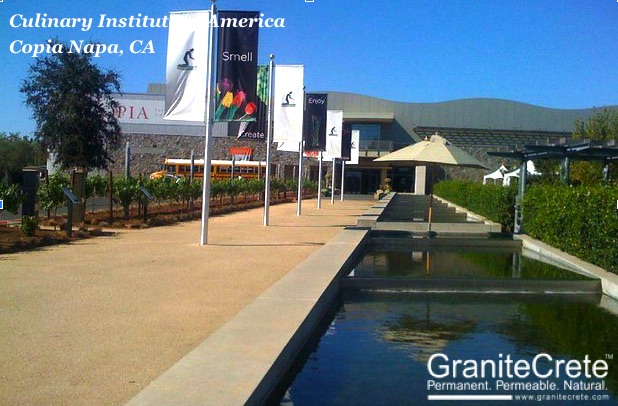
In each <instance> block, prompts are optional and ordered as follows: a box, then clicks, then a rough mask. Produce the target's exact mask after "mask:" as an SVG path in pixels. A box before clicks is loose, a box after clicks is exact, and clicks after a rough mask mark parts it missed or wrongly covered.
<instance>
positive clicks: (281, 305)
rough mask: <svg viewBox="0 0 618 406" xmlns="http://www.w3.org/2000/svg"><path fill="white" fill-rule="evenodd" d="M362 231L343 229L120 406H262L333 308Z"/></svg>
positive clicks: (361, 240)
mask: <svg viewBox="0 0 618 406" xmlns="http://www.w3.org/2000/svg"><path fill="white" fill-rule="evenodd" d="M369 234H370V232H369V230H368V229H363V228H347V229H344V230H342V231H341V232H340V233H339V234H338V235H337V236H335V237H334V238H333V239H332V240H330V241H329V242H328V243H326V244H325V245H324V246H323V247H322V248H320V249H319V250H318V251H316V252H315V253H313V254H312V255H310V256H309V257H308V258H306V259H305V260H304V261H303V262H302V263H300V264H299V265H298V266H297V267H296V268H294V269H293V270H292V271H290V272H289V273H288V274H286V275H285V276H284V277H283V278H281V279H280V280H279V281H278V282H277V283H275V284H274V285H272V286H271V287H270V288H269V289H267V290H266V291H265V292H264V293H263V294H262V295H260V296H259V297H258V298H257V299H256V300H255V301H253V302H252V303H251V304H249V305H248V306H247V307H245V308H244V309H243V310H242V311H241V312H240V313H239V314H238V315H237V316H236V317H235V318H233V319H232V320H230V321H229V322H228V323H226V324H225V325H224V326H222V327H221V328H220V329H219V330H217V331H216V332H214V333H213V334H212V335H210V336H209V337H207V338H206V339H205V340H204V341H203V342H202V343H200V344H199V345H198V346H197V347H196V348H195V349H194V350H192V351H191V352H190V353H189V354H187V355H186V356H185V357H183V358H182V359H181V360H179V361H178V362H177V363H176V364H175V365H173V366H172V367H171V368H170V369H168V370H167V371H166V372H164V373H163V374H162V375H161V376H159V377H158V378H157V379H155V380H154V381H153V382H151V383H150V384H149V385H148V386H147V387H146V388H145V389H144V390H143V391H141V392H140V393H138V394H137V395H136V396H135V397H134V398H132V399H131V400H130V401H129V402H127V403H126V405H129V406H136V405H170V404H174V405H196V404H199V405H244V404H249V405H251V404H262V403H263V402H264V401H265V400H266V399H267V398H268V396H269V395H270V394H271V393H272V391H273V390H274V389H275V388H276V386H277V384H278V383H279V382H280V380H281V379H282V377H283V376H284V375H285V373H286V372H287V371H288V369H289V367H290V365H291V364H292V362H293V360H294V359H295V358H296V356H297V354H298V353H299V352H300V351H301V349H302V348H303V347H304V345H305V343H306V342H307V340H308V339H309V337H310V336H311V334H312V333H313V332H314V330H315V328H316V327H317V325H318V323H319V322H320V321H321V319H322V317H323V315H324V314H326V312H327V311H328V309H329V308H330V306H331V305H332V302H333V300H334V299H335V297H336V295H337V294H338V291H339V282H340V280H339V277H340V274H341V273H342V272H343V271H345V270H346V269H347V268H348V267H349V266H350V265H351V262H353V261H354V260H355V259H356V258H357V256H358V255H359V254H360V253H361V252H362V250H363V248H364V246H365V244H366V242H367V240H368V238H369ZM274 255H276V254H274Z"/></svg>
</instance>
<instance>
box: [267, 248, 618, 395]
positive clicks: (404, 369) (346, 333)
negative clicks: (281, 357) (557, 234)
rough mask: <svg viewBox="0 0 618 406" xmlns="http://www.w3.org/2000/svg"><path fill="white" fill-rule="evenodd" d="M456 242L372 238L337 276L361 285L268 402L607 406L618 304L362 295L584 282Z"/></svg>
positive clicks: (523, 297)
mask: <svg viewBox="0 0 618 406" xmlns="http://www.w3.org/2000/svg"><path fill="white" fill-rule="evenodd" d="M465 243H466V244H468V246H467V247H458V246H453V245H449V244H450V243H449V242H445V241H442V242H440V241H436V242H431V241H430V242H429V244H428V243H427V240H419V241H413V240H410V239H407V240H406V239H400V240H399V241H397V242H395V243H393V241H392V240H389V241H386V242H385V240H380V239H375V241H374V242H373V243H372V245H371V247H370V249H369V250H367V252H366V253H364V255H362V256H361V258H360V259H359V261H358V262H357V263H356V265H355V266H353V267H352V269H351V271H350V274H349V275H348V276H347V277H345V278H346V279H347V280H348V281H353V280H354V281H357V282H354V283H357V285H358V281H360V282H362V281H369V283H368V284H364V282H362V283H363V285H362V286H363V289H352V288H351V287H350V286H353V285H354V284H353V283H347V282H346V280H344V281H342V286H343V287H344V289H343V290H342V292H341V294H340V298H339V300H338V302H337V303H336V304H335V306H334V307H333V309H332V313H331V315H330V316H329V317H327V319H326V320H324V323H323V326H322V328H321V331H318V332H316V334H315V337H314V338H313V339H312V341H311V342H310V343H309V344H308V345H307V347H306V348H305V350H304V352H303V354H301V356H300V357H299V360H298V361H297V363H296V365H295V366H294V368H293V371H292V373H291V374H290V376H289V377H288V380H287V382H284V383H282V385H281V387H280V388H279V390H278V392H277V393H276V394H275V395H274V396H273V399H271V400H272V402H271V403H272V404H278V405H296V406H298V405H325V406H326V405H417V404H425V403H430V404H435V403H436V402H434V401H433V400H435V399H442V398H443V397H447V398H448V397H452V396H455V397H456V399H457V402H456V404H458V405H459V404H463V405H466V404H469V405H476V404H478V402H479V401H478V399H477V398H472V399H471V398H466V397H467V396H474V397H479V396H481V397H485V398H484V400H487V396H490V397H491V399H493V400H498V399H500V400H507V399H508V400H510V403H508V404H532V403H539V401H543V402H542V403H550V404H551V403H556V404H558V403H560V404H561V403H564V402H565V401H568V402H569V403H572V404H591V402H592V403H594V404H596V403H597V402H598V401H603V404H618V371H615V370H614V369H615V367H616V366H618V365H617V363H616V362H614V359H613V357H614V353H615V352H616V351H615V350H616V348H617V347H618V344H617V343H618V316H617V314H618V311H616V310H615V309H618V303H617V302H616V301H614V300H613V299H609V298H607V297H603V296H602V294H601V293H600V292H598V291H596V292H597V293H593V292H594V290H592V291H590V292H592V293H588V294H581V293H580V294H571V293H573V292H570V293H569V294H565V293H564V292H563V293H561V294H543V293H538V292H537V293H530V292H525V293H524V292H519V294H514V293H513V292H516V291H510V290H508V289H507V291H506V292H511V293H505V292H504V291H503V292H501V293H499V294H488V291H487V290H482V291H467V293H457V292H463V291H459V290H454V291H453V290H451V291H448V292H447V291H446V289H445V291H440V290H438V291H432V293H428V291H421V290H403V291H401V290H400V291H394V290H384V289H380V288H372V283H374V282H372V281H376V282H375V283H376V284H377V285H375V286H379V283H380V281H384V280H386V281H393V280H396V281H398V282H397V283H400V281H403V284H405V283H408V282H406V281H412V282H414V281H420V280H425V279H431V280H433V281H434V282H432V283H433V285H432V286H442V285H448V283H447V281H450V284H451V286H453V284H455V286H457V283H459V282H458V281H470V280H472V281H480V280H485V281H486V280H490V281H496V282H495V283H500V284H502V285H501V286H507V287H508V286H511V285H514V281H512V280H514V279H517V280H522V281H523V282H525V284H527V285H541V284H543V283H548V281H551V282H549V283H552V284H555V285H556V286H557V285H560V284H562V285H564V284H573V283H575V284H583V283H588V282H581V281H584V280H586V279H589V278H587V277H585V276H582V275H579V274H577V273H574V272H571V271H569V270H566V269H564V268H562V267H560V266H555V265H550V264H547V263H544V262H541V261H538V260H535V259H531V258H528V257H527V256H525V255H522V253H521V250H520V248H519V247H516V248H513V246H508V244H507V245H505V246H504V247H502V248H497V249H496V248H491V247H488V246H485V247H483V246H482V245H483V244H487V243H488V242H485V243H481V242H479V244H480V245H479V246H474V244H475V243H476V242H475V241H466V242H465ZM489 244H495V242H494V243H492V242H489ZM453 281H455V282H453ZM344 282H346V283H344ZM423 283H424V282H423ZM492 283H493V282H492ZM517 284H519V285H521V284H522V282H517V283H515V285H517ZM415 286H416V285H415ZM570 286H575V285H570ZM365 287H368V289H365ZM346 289H348V290H346ZM577 292H581V291H579V290H578V291H577ZM554 293H555V292H554ZM526 397H529V398H526ZM448 399H451V400H452V398H448ZM484 404H493V403H492V402H485V403H484Z"/></svg>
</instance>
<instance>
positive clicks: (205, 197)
mask: <svg viewBox="0 0 618 406" xmlns="http://www.w3.org/2000/svg"><path fill="white" fill-rule="evenodd" d="M216 1H217V0H212V5H211V7H210V20H211V21H212V19H213V18H216V13H217V8H216V7H215V2H216ZM208 25H209V27H208V31H209V32H208V35H209V37H208V63H207V65H208V66H207V67H206V112H205V113H204V123H205V124H206V140H205V141H204V188H203V190H202V230H201V235H200V245H202V246H203V245H206V244H208V216H209V214H210V153H211V145H210V144H211V140H212V116H211V114H212V103H211V101H212V72H213V70H214V69H213V64H214V58H213V52H214V45H213V44H214V32H215V30H214V27H213V25H212V24H211V23H210V22H209V24H208Z"/></svg>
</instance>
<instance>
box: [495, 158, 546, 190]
mask: <svg viewBox="0 0 618 406" xmlns="http://www.w3.org/2000/svg"><path fill="white" fill-rule="evenodd" d="M520 170H521V167H519V168H517V169H515V170H514V171H513V172H509V173H505V174H504V179H502V186H508V185H510V184H511V178H512V177H516V178H519V172H520ZM526 172H527V173H528V175H542V173H541V172H537V170H536V167H535V166H534V162H532V161H527V162H526Z"/></svg>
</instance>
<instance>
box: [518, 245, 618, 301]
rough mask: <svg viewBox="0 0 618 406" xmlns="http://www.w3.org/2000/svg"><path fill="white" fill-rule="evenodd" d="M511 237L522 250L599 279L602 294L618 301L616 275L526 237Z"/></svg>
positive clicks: (617, 277)
mask: <svg viewBox="0 0 618 406" xmlns="http://www.w3.org/2000/svg"><path fill="white" fill-rule="evenodd" d="M513 237H514V238H515V239H517V240H520V241H521V242H522V244H523V248H524V249H527V250H530V251H532V252H534V253H536V254H539V255H540V256H542V257H546V258H549V259H551V260H552V261H556V262H559V263H562V264H564V265H566V266H568V267H570V268H571V269H573V270H575V271H577V272H579V273H582V274H584V275H586V276H590V277H592V278H598V279H601V283H602V285H603V293H604V294H606V295H607V296H610V297H612V298H614V299H618V275H616V274H614V273H611V272H608V271H606V270H605V269H603V268H600V267H598V266H596V265H593V264H591V263H588V262H586V261H583V260H581V259H579V258H577V257H575V256H573V255H570V254H567V253H566V252H563V251H560V250H559V249H557V248H554V247H552V246H550V245H547V244H545V243H544V242H541V241H538V240H535V239H534V238H532V237H530V236H528V235H525V234H515V235H514V236H513Z"/></svg>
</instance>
